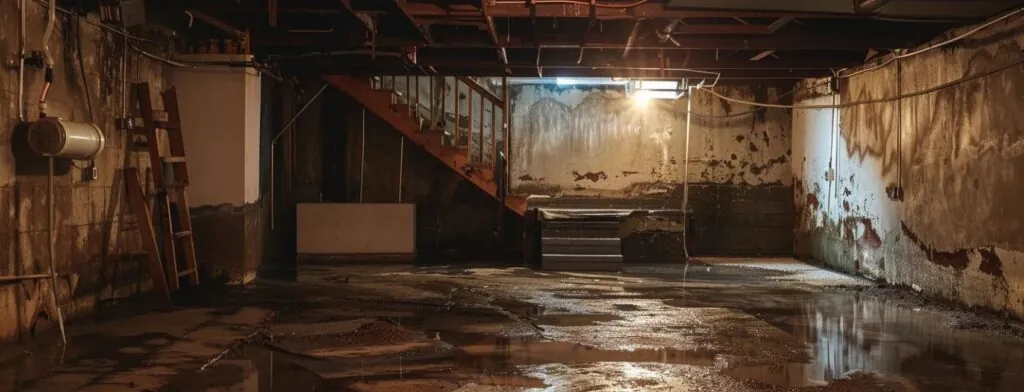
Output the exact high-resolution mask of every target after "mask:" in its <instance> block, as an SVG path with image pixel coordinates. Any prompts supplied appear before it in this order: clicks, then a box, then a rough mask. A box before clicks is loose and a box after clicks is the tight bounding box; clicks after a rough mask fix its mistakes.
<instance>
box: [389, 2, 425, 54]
mask: <svg viewBox="0 0 1024 392" xmlns="http://www.w3.org/2000/svg"><path fill="white" fill-rule="evenodd" d="M392 1H393V2H394V5H395V7H397V8H398V14H399V15H401V16H402V18H403V19H405V20H406V21H407V22H409V24H410V25H411V26H412V28H413V29H414V30H416V31H417V32H419V35H420V38H421V39H422V40H423V42H424V43H426V44H427V45H433V44H434V38H433V37H432V36H431V35H430V31H428V30H427V29H425V28H423V27H422V26H420V24H419V22H418V21H417V20H416V17H415V16H414V15H412V14H410V13H409V11H408V10H407V9H406V7H408V5H409V3H408V1H407V0H392Z"/></svg>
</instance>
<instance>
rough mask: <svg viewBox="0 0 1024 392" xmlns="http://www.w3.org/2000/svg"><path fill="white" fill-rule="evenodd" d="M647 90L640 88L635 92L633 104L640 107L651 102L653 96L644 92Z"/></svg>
mask: <svg viewBox="0 0 1024 392" xmlns="http://www.w3.org/2000/svg"><path fill="white" fill-rule="evenodd" d="M644 92H647V90H640V91H637V92H636V93H635V94H633V106H635V107H638V108H645V107H647V105H648V104H650V103H651V96H650V95H649V94H643V93H644Z"/></svg>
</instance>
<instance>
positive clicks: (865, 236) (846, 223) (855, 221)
mask: <svg viewBox="0 0 1024 392" xmlns="http://www.w3.org/2000/svg"><path fill="white" fill-rule="evenodd" d="M843 229H844V230H843V238H844V239H846V240H847V241H851V242H853V243H854V244H856V245H857V246H862V247H866V248H870V249H878V248H881V247H882V238H881V237H879V236H878V232H877V231H875V228H874V226H873V224H872V223H871V219H869V218H862V217H857V218H846V219H844V220H843ZM858 229H860V230H858ZM858 231H859V232H860V234H859V235H858V234H857V233H858Z"/></svg>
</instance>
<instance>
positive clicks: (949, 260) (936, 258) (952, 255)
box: [902, 223, 971, 271]
mask: <svg viewBox="0 0 1024 392" xmlns="http://www.w3.org/2000/svg"><path fill="white" fill-rule="evenodd" d="M902 226H903V235H905V236H906V237H907V238H908V239H910V242H913V243H914V244H915V245H917V246H918V247H919V248H921V250H922V251H923V252H924V253H925V254H926V255H928V258H929V260H931V262H933V263H935V264H938V265H942V266H946V267H953V268H954V269H956V270H957V271H962V270H964V269H966V268H967V265H968V264H970V262H971V259H970V258H969V257H968V255H967V253H968V251H967V250H966V249H958V250H954V251H940V250H935V248H932V247H930V246H928V245H925V243H924V242H922V241H921V239H920V238H918V237H917V235H916V234H914V232H913V231H911V230H910V228H909V227H907V224H906V223H902Z"/></svg>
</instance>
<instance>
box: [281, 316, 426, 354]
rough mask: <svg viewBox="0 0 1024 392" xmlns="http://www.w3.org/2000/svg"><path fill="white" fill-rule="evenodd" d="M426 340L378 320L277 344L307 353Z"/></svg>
mask: <svg viewBox="0 0 1024 392" xmlns="http://www.w3.org/2000/svg"><path fill="white" fill-rule="evenodd" d="M422 340H426V337H425V336H423V334H421V333H419V332H415V331H411V330H408V329H405V328H403V327H402V326H400V325H398V324H396V323H393V322H391V321H387V320H376V321H373V322H370V323H367V324H364V325H363V326H361V327H359V328H358V329H356V330H355V331H351V332H347V333H325V334H318V335H309V336H286V337H281V338H279V339H278V340H277V342H275V344H277V345H279V346H281V347H286V348H287V349H289V350H291V351H297V352H305V351H314V350H318V349H323V348H325V347H363V346H386V345H395V344H401V343H406V342H412V341H422Z"/></svg>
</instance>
